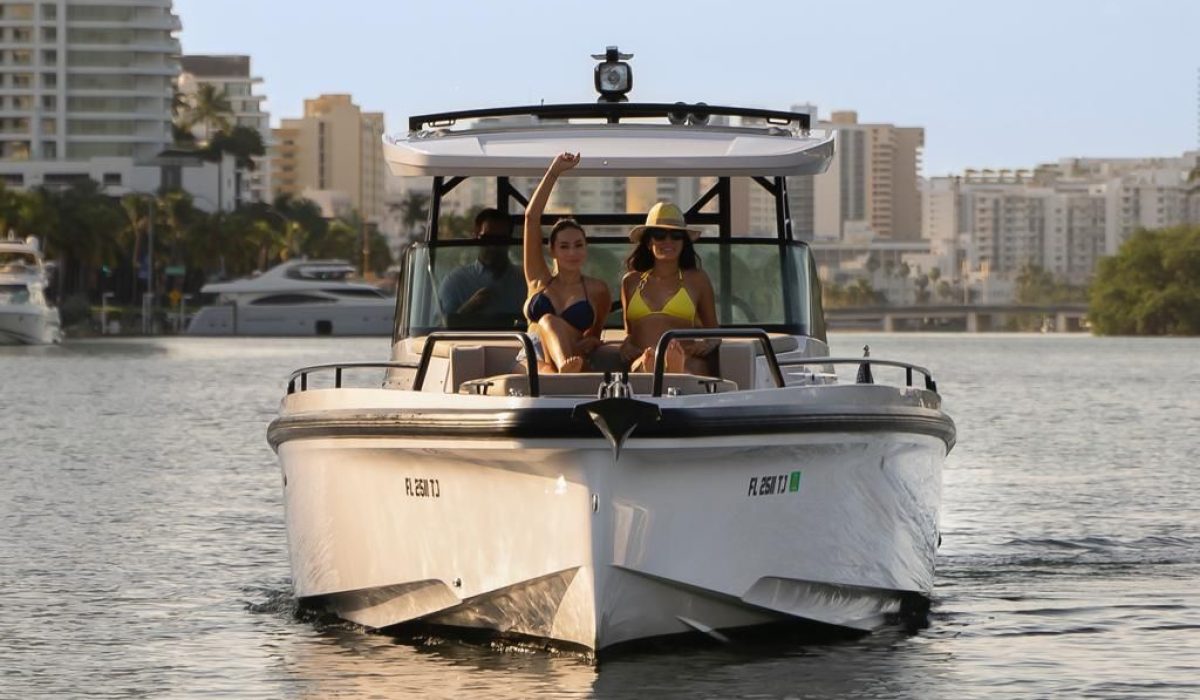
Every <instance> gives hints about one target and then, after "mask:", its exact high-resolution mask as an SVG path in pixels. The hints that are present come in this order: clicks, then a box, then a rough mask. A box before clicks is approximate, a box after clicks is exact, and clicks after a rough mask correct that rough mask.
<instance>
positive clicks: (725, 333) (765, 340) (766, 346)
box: [650, 328, 786, 396]
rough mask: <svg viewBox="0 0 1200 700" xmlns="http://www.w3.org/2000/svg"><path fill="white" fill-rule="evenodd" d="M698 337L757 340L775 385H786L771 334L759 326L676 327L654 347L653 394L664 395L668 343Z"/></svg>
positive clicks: (779, 386)
mask: <svg viewBox="0 0 1200 700" xmlns="http://www.w3.org/2000/svg"><path fill="white" fill-rule="evenodd" d="M697 338H699V339H704V338H716V339H722V338H729V339H738V338H745V339H749V340H757V341H758V343H759V345H761V346H762V349H763V356H765V357H766V358H767V366H768V367H770V368H771V376H772V377H774V378H775V386H776V387H777V388H783V387H784V386H786V383H785V382H784V380H783V371H782V370H781V369H779V359H778V358H776V357H775V348H773V347H771V336H769V335H767V332H766V331H763V330H759V329H757V328H676V329H674V330H669V331H667V332H666V333H663V334H662V337H661V338H659V339H658V345H657V346H655V348H654V388H653V390H652V391H651V392H650V395H651V396H662V392H663V372H664V371H665V370H666V366H667V344H669V343H670V342H671V341H672V340H676V339H681V340H691V339H697Z"/></svg>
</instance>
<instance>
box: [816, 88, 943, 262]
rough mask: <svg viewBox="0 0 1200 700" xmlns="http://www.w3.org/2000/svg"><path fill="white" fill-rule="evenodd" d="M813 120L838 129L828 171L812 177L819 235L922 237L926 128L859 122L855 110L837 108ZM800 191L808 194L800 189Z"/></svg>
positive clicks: (912, 238) (818, 124)
mask: <svg viewBox="0 0 1200 700" xmlns="http://www.w3.org/2000/svg"><path fill="white" fill-rule="evenodd" d="M815 126H816V128H819V129H833V130H835V131H837V155H836V157H835V158H834V162H833V163H832V164H831V165H830V168H829V170H828V171H827V172H825V173H824V174H822V175H816V176H814V178H813V192H812V199H813V210H814V211H813V229H814V234H815V236H816V238H818V239H821V238H826V239H843V238H847V237H850V238H855V237H862V236H867V237H874V238H883V239H889V240H894V241H915V240H918V239H919V238H920V236H921V195H920V192H919V190H918V182H919V177H920V170H921V150H922V149H923V148H924V146H925V130H924V129H922V128H920V127H898V126H894V125H892V124H860V123H859V122H858V114H857V113H855V112H834V113H833V114H832V115H831V116H830V118H829V120H828V121H821V122H818V123H817V124H816V125H815ZM798 196H799V197H803V196H805V195H804V193H803V192H801V193H798ZM797 204H802V201H798V202H797Z"/></svg>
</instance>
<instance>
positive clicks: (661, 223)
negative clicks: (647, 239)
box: [629, 202, 700, 243]
mask: <svg viewBox="0 0 1200 700" xmlns="http://www.w3.org/2000/svg"><path fill="white" fill-rule="evenodd" d="M652 228H665V229H667V230H671V231H687V233H688V236H690V237H691V239H692V240H693V241H694V240H696V239H697V238H699V237H700V229H697V228H688V225H687V221H686V220H684V218H683V211H682V210H681V209H680V208H679V207H677V206H675V205H674V204H671V203H670V202H659V203H658V204H655V205H654V206H653V207H651V208H650V213H648V214H646V223H645V225H643V226H634V227H633V230H632V231H630V232H629V240H631V241H633V242H634V243H639V242H641V240H642V234H643V233H645V232H646V230H647V229H652Z"/></svg>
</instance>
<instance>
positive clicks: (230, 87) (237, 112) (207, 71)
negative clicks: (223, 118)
mask: <svg viewBox="0 0 1200 700" xmlns="http://www.w3.org/2000/svg"><path fill="white" fill-rule="evenodd" d="M179 64H180V69H181V72H180V74H179V77H178V80H177V85H178V88H179V92H180V94H181V95H182V96H183V98H184V100H190V99H191V98H192V96H193V95H195V94H196V92H197V91H198V90H199V89H200V86H201V85H205V84H207V85H212V86H213V88H215V89H216V91H217V92H218V93H220V94H222V95H224V96H225V98H226V99H227V100H228V101H229V106H230V108H231V110H232V114H231V115H230V122H231V125H232V126H242V127H246V128H250V129H254V130H255V131H257V132H258V133H259V135H260V136H262V139H263V145H264V146H266V147H268V148H269V147H270V145H271V123H270V117H271V115H270V114H269V113H268V112H266V111H264V110H263V101H264V100H266V99H267V98H266V96H264V95H256V94H255V93H254V86H255V85H259V84H261V83H262V78H258V77H255V76H254V75H253V74H252V73H251V72H250V57H249V56H235V55H224V56H200V55H192V56H181V57H180V59H179ZM204 129H205V127H204V126H202V125H199V124H197V125H194V126H193V127H192V133H193V135H194V136H195V137H196V138H197V139H202V138H204V137H205V136H206V135H207V134H205V133H204ZM245 176H246V179H247V182H246V183H245V184H246V187H245V189H246V192H247V194H248V195H249V197H250V199H253V200H256V201H260V202H261V201H269V200H270V199H271V159H270V157H268V156H260V157H258V158H255V159H254V169H253V170H252V171H250V172H248V173H245Z"/></svg>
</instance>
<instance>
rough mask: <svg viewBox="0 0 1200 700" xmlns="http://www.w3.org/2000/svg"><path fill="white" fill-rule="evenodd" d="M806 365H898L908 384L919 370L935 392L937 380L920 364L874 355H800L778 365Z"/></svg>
mask: <svg viewBox="0 0 1200 700" xmlns="http://www.w3.org/2000/svg"><path fill="white" fill-rule="evenodd" d="M806 365H859V366H861V365H879V366H881V367H900V368H902V369H903V370H904V379H905V382H906V383H907V384H908V386H912V385H913V372H920V373H921V374H923V375H924V376H925V388H926V389H928V390H929V391H932V392H933V393H935V394H936V393H937V382H936V381H934V379H933V373H932V372H930V371H929V370H928V369H926V368H924V367H922V366H920V365H914V364H911V363H909V362H901V361H899V360H878V359H875V358H874V357H802V358H796V359H794V360H793V359H787V360H781V361H780V362H779V366H780V367H802V366H806Z"/></svg>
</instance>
